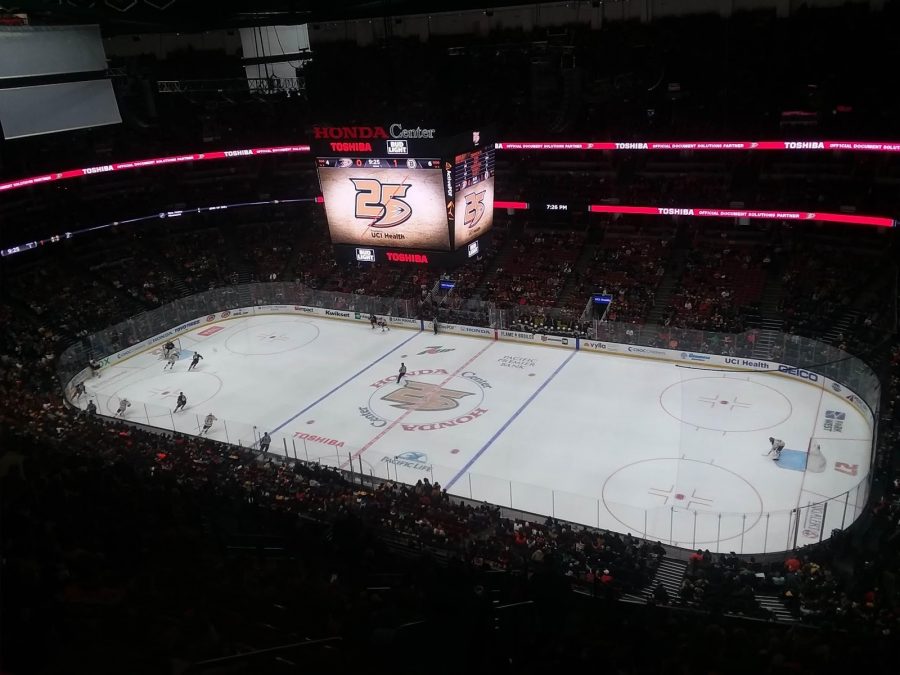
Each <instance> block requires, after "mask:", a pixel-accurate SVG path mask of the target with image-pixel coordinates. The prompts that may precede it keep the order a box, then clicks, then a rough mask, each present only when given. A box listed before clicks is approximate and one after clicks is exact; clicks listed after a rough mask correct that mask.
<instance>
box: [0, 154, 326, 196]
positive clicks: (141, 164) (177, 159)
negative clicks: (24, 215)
mask: <svg viewBox="0 0 900 675" xmlns="http://www.w3.org/2000/svg"><path fill="white" fill-rule="evenodd" d="M306 152H309V146H308V145H278V146H273V147H269V148H247V149H244V150H215V151H213V152H194V153H189V154H186V155H173V156H171V157H151V158H148V159H133V160H131V161H128V162H118V163H115V164H103V165H101V166H90V167H85V168H82V169H68V170H66V171H60V172H56V173H45V174H43V175H40V176H31V177H30V178H20V179H18V180H14V181H10V182H8V183H0V192H6V191H7V190H18V189H19V188H24V187H31V186H32V185H42V184H44V183H53V182H55V181H58V180H66V179H68V178H81V177H83V176H93V175H95V174H98V173H108V172H110V171H129V170H131V169H145V168H147V167H154V166H170V165H172V164H184V163H185V162H203V161H206V160H210V159H236V158H239V157H259V156H263V155H283V154H291V153H306Z"/></svg>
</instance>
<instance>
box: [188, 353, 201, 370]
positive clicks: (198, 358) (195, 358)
mask: <svg viewBox="0 0 900 675" xmlns="http://www.w3.org/2000/svg"><path fill="white" fill-rule="evenodd" d="M202 360H203V357H202V356H200V352H194V355H193V356H192V357H191V365H189V366H188V370H193V369H194V368H196V367H197V364H198V363H200V361H202Z"/></svg>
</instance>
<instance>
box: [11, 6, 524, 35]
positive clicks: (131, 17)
mask: <svg viewBox="0 0 900 675" xmlns="http://www.w3.org/2000/svg"><path fill="white" fill-rule="evenodd" d="M515 4H522V0H518V2H515V1H512V0H507V1H505V0H500V1H499V2H497V1H494V2H492V3H491V4H490V5H486V3H485V2H484V0H428V2H425V3H423V2H422V1H421V0H0V14H2V13H16V12H19V13H21V12H24V13H27V14H28V15H29V16H30V17H31V21H32V23H34V24H38V25H40V24H44V25H46V24H78V23H98V24H100V26H101V27H102V29H103V32H104V34H106V35H113V34H122V33H141V32H161V31H183V32H194V31H200V30H210V29H214V28H235V27H240V26H255V25H273V24H299V23H314V22H317V21H329V20H337V19H351V18H366V17H390V16H398V15H403V14H421V13H422V12H423V11H431V12H440V11H450V10H462V9H478V8H482V9H484V10H485V11H490V10H491V9H492V8H494V7H500V6H505V5H515Z"/></svg>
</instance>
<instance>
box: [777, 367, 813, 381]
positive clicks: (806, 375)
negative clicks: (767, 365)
mask: <svg viewBox="0 0 900 675" xmlns="http://www.w3.org/2000/svg"><path fill="white" fill-rule="evenodd" d="M778 372H779V373H787V374H788V375H793V376H794V377H799V378H800V379H803V380H808V381H810V382H818V381H819V376H818V375H816V374H815V373H811V372H809V371H808V370H803V369H802V368H794V367H793V366H785V365H782V364H779V365H778Z"/></svg>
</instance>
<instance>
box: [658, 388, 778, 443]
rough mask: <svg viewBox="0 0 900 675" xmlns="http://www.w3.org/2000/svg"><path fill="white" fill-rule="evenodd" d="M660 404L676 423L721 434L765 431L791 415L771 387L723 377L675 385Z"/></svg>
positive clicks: (667, 391)
mask: <svg viewBox="0 0 900 675" xmlns="http://www.w3.org/2000/svg"><path fill="white" fill-rule="evenodd" d="M659 403H660V405H661V406H662V408H663V410H665V411H666V413H668V414H669V415H670V416H671V417H673V418H675V419H676V420H678V421H679V422H683V423H684V424H687V425H689V426H692V427H695V428H697V429H706V430H707V431H721V432H723V433H743V432H750V431H764V430H766V429H771V428H772V427H777V426H778V425H779V424H783V423H784V422H786V421H787V420H788V419H789V418H790V416H791V414H792V413H793V406H792V405H791V401H790V399H789V398H788V397H787V396H785V395H784V394H782V393H781V392H780V391H778V390H777V389H775V388H774V387H770V386H769V385H766V384H761V383H760V382H755V381H753V380H749V379H738V378H731V377H725V376H720V377H696V378H693V379H690V380H684V381H682V382H676V383H675V384H672V385H669V386H668V387H666V388H665V389H664V390H663V392H662V394H660V397H659Z"/></svg>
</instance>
